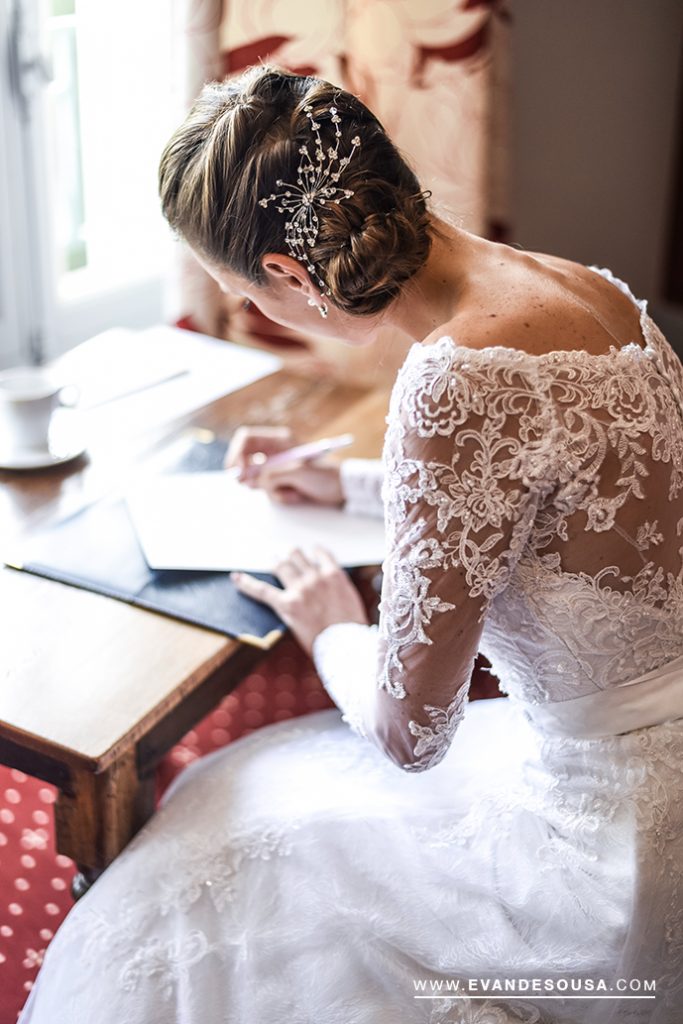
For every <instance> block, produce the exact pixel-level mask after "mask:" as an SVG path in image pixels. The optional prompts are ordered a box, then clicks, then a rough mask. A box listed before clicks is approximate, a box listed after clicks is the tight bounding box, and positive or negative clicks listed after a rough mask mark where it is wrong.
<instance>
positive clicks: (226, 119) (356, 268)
mask: <svg viewBox="0 0 683 1024" xmlns="http://www.w3.org/2000/svg"><path fill="white" fill-rule="evenodd" d="M308 104H311V105H312V107H313V116H314V117H315V119H316V121H317V122H319V123H320V125H321V137H322V141H323V145H324V147H325V148H327V147H328V146H329V145H333V143H334V135H333V128H334V126H333V124H332V123H331V120H330V117H331V115H330V114H329V108H330V107H331V106H334V107H336V108H337V111H338V113H339V116H340V117H341V124H340V128H341V132H342V138H341V140H340V152H342V153H343V152H346V153H348V152H350V151H351V148H352V147H351V139H352V138H353V136H355V135H359V136H360V138H361V143H362V145H361V147H360V149H359V150H358V151H357V153H356V154H355V156H354V158H353V160H352V161H351V162H350V163H349V164H348V165H347V166H346V167H345V168H344V170H343V177H342V180H341V182H340V183H341V185H343V187H344V188H348V189H352V190H353V193H354V194H353V197H352V198H349V199H344V200H343V201H342V202H341V203H340V204H339V205H336V204H334V203H333V204H330V205H328V206H326V207H325V210H324V213H323V211H320V210H319V211H318V213H319V215H320V217H319V219H320V224H319V230H318V237H317V240H316V244H315V246H314V247H313V248H312V249H311V250H310V255H311V258H312V260H313V262H314V263H315V266H316V269H317V270H318V271H319V272H320V273H321V275H322V277H323V279H324V280H325V281H326V282H327V285H328V287H329V289H330V292H331V298H332V301H333V302H334V304H335V305H336V306H338V307H339V308H340V309H343V310H345V311H346V312H347V313H353V314H357V315H368V314H373V313H379V312H380V311H381V310H383V309H384V308H385V306H387V305H388V304H389V302H390V301H391V300H392V299H393V298H394V297H395V296H396V295H397V294H398V293H399V291H400V290H401V286H402V285H403V284H404V283H405V282H406V281H408V280H409V278H411V277H412V276H413V274H415V273H416V272H417V271H418V270H419V269H420V268H421V267H422V266H423V265H424V263H425V262H426V260H427V256H428V254H429V250H430V246H431V232H432V227H431V223H430V216H429V214H428V212H427V206H426V197H427V196H428V195H429V193H424V192H423V191H422V190H421V189H420V185H419V182H418V180H417V178H416V176H415V174H414V173H413V171H412V170H411V168H410V167H409V166H408V164H407V163H406V161H405V160H404V159H403V157H402V156H401V154H400V153H399V151H398V150H397V148H396V147H395V146H394V144H393V143H392V142H391V140H390V139H389V137H388V136H387V134H386V132H385V131H384V128H383V127H382V125H381V124H380V122H379V121H378V119H377V118H376V117H375V115H374V114H372V113H371V111H370V110H368V108H367V107H366V106H365V105H364V104H363V103H361V101H360V100H359V99H358V98H357V97H356V96H354V95H352V94H351V93H349V92H346V91H345V90H343V89H340V88H338V87H336V86H334V85H331V84H330V83H329V82H326V81H323V80H322V79H319V78H312V77H309V76H302V75H294V74H291V73H290V72H288V71H285V70H283V69H282V68H279V67H276V66H274V65H257V66H255V67H252V68H249V69H248V70H247V71H245V72H244V73H243V74H242V75H240V76H239V77H238V78H232V79H226V80H225V81H223V82H212V83H209V84H207V85H205V86H204V88H203V89H202V92H201V93H200V95H199V97H198V98H197V100H196V101H195V103H194V105H193V107H192V109H191V110H190V112H189V114H188V115H187V117H186V119H185V121H184V122H183V124H181V126H180V127H179V128H178V129H177V130H176V132H175V133H174V134H173V136H172V137H171V139H170V140H169V142H168V143H167V145H166V147H165V149H164V151H163V154H162V156H161V162H160V166H159V193H160V196H161V204H162V210H163V213H164V216H165V217H166V219H167V220H168V222H169V224H170V225H171V227H172V228H173V229H174V231H175V232H176V233H177V234H179V235H181V236H182V237H183V238H184V239H185V240H186V241H187V242H188V243H189V244H190V245H191V246H192V247H193V248H196V250H197V252H198V253H199V254H200V255H202V256H203V257H204V258H205V259H207V260H208V261H209V262H210V263H213V264H215V265H216V266H218V267H221V266H222V267H226V268H228V269H229V270H231V271H233V272H235V273H237V274H239V275H241V276H242V277H244V278H245V279H246V280H247V281H249V282H253V283H256V284H262V283H263V282H264V281H265V272H264V270H263V268H262V266H261V258H262V257H263V256H264V255H265V254H266V253H268V252H279V253H284V254H286V255H290V252H289V249H288V248H287V246H286V243H285V229H284V217H283V216H282V214H280V213H278V212H277V211H276V209H275V204H269V206H268V207H267V208H264V207H262V206H259V203H258V199H260V198H262V197H263V196H268V195H270V193H271V192H272V191H274V190H275V182H276V181H277V180H278V179H279V178H280V179H283V180H284V181H293V180H296V167H297V164H298V163H299V160H300V155H299V146H301V145H302V144H304V143H310V141H311V130H310V126H309V121H308V119H307V117H306V114H305V112H304V107H306V106H307V105H308Z"/></svg>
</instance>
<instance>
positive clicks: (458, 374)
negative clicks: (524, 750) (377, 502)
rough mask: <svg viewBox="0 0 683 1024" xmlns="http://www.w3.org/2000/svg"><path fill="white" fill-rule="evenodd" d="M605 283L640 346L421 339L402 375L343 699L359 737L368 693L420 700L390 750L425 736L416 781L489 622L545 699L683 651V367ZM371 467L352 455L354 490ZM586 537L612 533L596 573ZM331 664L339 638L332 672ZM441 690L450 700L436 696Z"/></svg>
mask: <svg viewBox="0 0 683 1024" xmlns="http://www.w3.org/2000/svg"><path fill="white" fill-rule="evenodd" d="M592 269H594V270H598V268H595V267H594V268H592ZM598 272H599V273H602V274H603V276H605V277H607V278H608V279H609V280H611V281H612V283H613V284H615V285H616V286H617V287H620V289H621V290H622V291H624V292H625V294H627V295H629V297H630V298H631V299H632V301H633V302H634V303H636V305H637V306H638V308H639V313H640V317H639V321H640V326H641V331H642V334H643V339H644V342H645V346H644V347H643V345H641V344H638V343H636V342H635V341H634V342H631V343H629V344H626V345H624V346H623V347H622V348H619V349H618V348H616V347H615V346H612V347H611V348H610V350H609V351H608V352H605V353H603V354H601V355H591V354H589V353H587V352H585V351H582V350H575V351H553V352H547V353H543V354H542V355H536V356H532V355H529V354H528V353H526V352H524V351H521V350H517V349H511V348H507V347H503V346H501V347H489V348H484V349H469V348H466V347H465V346H461V345H458V344H457V343H456V342H455V341H454V340H453V339H452V338H450V337H448V336H444V337H442V338H440V339H439V340H438V341H437V342H435V343H434V344H430V345H422V344H419V343H416V344H415V345H413V346H412V347H411V349H410V350H409V353H408V356H407V358H406V360H405V362H404V364H403V366H402V367H401V370H400V371H399V374H398V376H397V379H396V383H395V385H394V388H393V390H392V394H391V401H390V408H389V413H388V415H387V420H386V422H387V431H386V435H385V443H384V449H383V452H382V460H381V464H380V463H377V462H371V460H366V464H367V474H368V476H369V478H370V479H371V480H372V481H373V482H374V491H375V497H376V491H377V486H376V482H377V467H378V465H381V467H382V469H383V472H384V483H383V486H382V497H383V499H384V503H385V523H386V529H387V551H388V552H389V553H388V555H387V558H386V559H385V562H384V566H383V569H384V586H383V590H382V597H381V601H380V620H379V630H378V634H377V636H376V637H375V638H373V639H374V640H375V641H376V643H377V650H376V651H375V650H374V649H371V650H370V651H369V652H368V654H367V658H366V670H365V673H362V672H361V670H360V669H357V671H355V672H354V674H353V675H354V678H353V680H352V679H351V677H350V676H347V680H346V684H344V683H339V682H338V683H337V687H336V696H335V700H337V702H338V703H339V705H340V706H341V707H342V708H343V707H345V706H350V705H352V704H353V705H354V707H355V715H354V716H353V720H352V723H351V724H352V728H355V729H356V730H357V731H359V732H361V734H362V735H369V733H368V731H367V729H366V728H365V727H364V725H363V715H364V714H370V713H371V712H370V708H371V705H372V699H371V698H370V696H369V691H370V690H371V689H372V688H373V685H374V686H376V687H377V688H378V689H379V690H381V691H384V692H385V693H386V694H387V695H388V696H390V697H392V698H395V699H396V700H398V701H401V702H404V703H406V705H407V706H408V707H409V708H410V712H411V713H410V714H409V715H407V714H406V713H405V710H401V712H400V718H401V722H402V723H403V724H402V726H401V727H400V731H397V732H395V735H396V736H397V741H395V746H396V749H395V751H394V753H395V754H397V755H398V754H399V753H400V751H402V750H404V749H405V745H406V742H407V739H408V736H407V735H406V734H409V736H410V737H413V738H414V739H415V740H416V741H417V742H416V743H415V744H414V745H413V747H412V756H411V758H410V760H408V761H406V759H405V757H404V758H403V759H402V761H401V763H402V766H403V767H404V768H406V769H407V770H413V771H420V770H424V769H425V768H429V767H433V766H434V765H435V764H436V763H438V761H439V760H440V759H441V758H442V757H443V756H444V755H445V752H446V750H447V748H448V746H449V744H450V742H451V740H452V738H453V735H454V733H455V731H456V728H457V724H458V722H459V721H460V720H461V718H462V714H463V712H464V708H465V702H466V687H465V682H466V679H467V668H468V665H471V652H469V653H468V655H467V657H466V656H465V655H464V654H463V653H462V652H459V651H458V645H457V643H456V639H457V637H458V636H461V637H462V636H463V635H467V634H468V633H469V634H470V635H471V636H472V637H476V635H477V630H478V629H479V630H480V631H481V635H480V649H481V650H482V652H483V653H484V654H485V655H486V656H487V657H488V658H489V660H490V661H491V662H492V664H493V670H494V672H495V674H496V675H497V676H498V678H499V679H500V680H501V684H502V686H503V687H504V689H505V691H506V692H508V693H510V694H511V695H514V696H515V697H517V698H518V699H520V700H522V701H529V702H531V703H543V702H549V701H561V700H568V699H571V698H573V697H577V696H580V695H582V694H584V693H590V692H593V691H595V690H598V689H605V688H608V687H610V686H612V685H614V684H619V683H622V682H624V681H625V680H629V679H633V678H636V677H638V676H639V675H642V674H644V673H646V672H648V671H651V670H652V669H654V668H657V667H659V666H660V665H665V664H667V663H668V662H669V661H671V660H673V659H674V658H676V657H678V656H680V655H681V654H683V633H681V630H680V622H681V621H682V620H683V546H682V545H681V542H680V539H679V538H680V536H681V532H682V530H683V514H682V513H683V508H682V507H681V502H680V495H681V492H682V490H683V413H682V411H681V410H682V409H683V372H682V369H681V364H680V362H679V360H678V359H677V357H676V355H675V353H673V351H672V350H671V347H670V345H669V343H668V342H667V341H666V339H665V338H664V336H663V335H662V334H661V332H660V331H659V329H658V328H657V326H656V325H655V324H654V322H653V321H652V320H651V318H650V317H649V316H648V314H647V303H646V302H645V301H642V302H638V300H636V299H635V298H634V297H633V295H632V294H631V292H630V291H629V290H628V288H627V287H626V286H625V285H624V284H623V282H619V281H618V279H616V278H614V277H613V275H611V273H610V272H609V271H604V270H602V271H600V270H598ZM362 474H363V460H357V461H356V463H355V464H354V465H353V466H352V467H351V468H350V471H349V475H348V479H349V480H351V479H355V480H356V481H357V480H358V478H359V477H362ZM358 487H359V485H358V483H355V484H354V485H353V488H355V489H358ZM662 491H664V498H665V500H666V502H667V505H666V512H664V511H663V510H662V509H661V508H659V507H658V503H659V502H660V501H661V498H662ZM651 509H657V514H656V516H654V515H652V514H651V511H650V510H651ZM587 534H593V535H598V534H599V535H601V537H602V538H604V540H603V541H601V547H600V548H599V549H598V548H593V549H590V550H595V551H596V558H597V559H599V563H598V564H597V565H596V566H595V568H594V569H593V570H591V567H590V566H589V565H585V561H586V557H585V555H584V554H583V553H581V554H579V555H578V556H577V554H576V552H580V551H581V550H582V548H583V547H584V542H583V540H582V536H585V535H587ZM574 538H576V540H574ZM577 557H578V560H579V561H580V562H583V563H584V567H582V568H581V569H579V570H576V571H575V570H573V569H572V563H573V562H576V560H577ZM634 560H635V561H634ZM475 612H476V615H475ZM446 623H452V624H453V625H452V626H451V628H449V627H448V625H446ZM437 637H438V643H436V642H435V638H437ZM320 647H321V648H322V642H321V644H320ZM468 659H470V660H468ZM335 662H336V664H337V665H339V664H340V663H341V660H340V658H339V647H337V649H336V651H335V650H334V644H332V645H331V646H330V645H328V646H327V650H326V655H325V657H324V659H323V658H320V659H319V661H318V669H319V671H320V673H321V676H322V677H323V679H324V678H325V675H326V674H327V673H328V672H330V671H332V669H331V668H330V666H332V665H333V664H334V663H335ZM337 675H339V669H338V668H337ZM361 677H362V683H361V682H360V680H361ZM373 680H374V683H373ZM430 687H431V688H432V689H433V690H434V691H435V696H436V695H437V694H438V697H439V698H440V699H438V700H437V699H432V700H429V699H423V697H422V695H426V696H428V695H429V691H430ZM359 692H362V693H363V695H364V703H363V706H364V709H365V710H359V708H360V705H359V704H358V700H357V697H354V696H353V694H357V693H359ZM414 693H415V694H416V693H419V694H420V695H421V698H420V699H417V698H415V697H414V696H413V694H414ZM377 700H378V698H377V697H375V701H377ZM376 713H377V714H380V713H381V715H382V716H384V717H385V718H386V717H387V716H391V715H392V710H391V705H390V704H387V702H386V701H385V702H384V703H382V705H381V712H380V705H377V709H376ZM397 714H398V711H397ZM435 723H436V724H435ZM390 745H391V744H390ZM385 747H386V744H385ZM427 751H429V752H428V753H427ZM387 752H389V753H391V750H388V751H387ZM425 755H426V756H425Z"/></svg>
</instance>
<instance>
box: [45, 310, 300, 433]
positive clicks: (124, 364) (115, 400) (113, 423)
mask: <svg viewBox="0 0 683 1024" xmlns="http://www.w3.org/2000/svg"><path fill="white" fill-rule="evenodd" d="M283 365H284V364H283V362H282V360H281V359H280V358H279V356H276V355H274V354H273V353H271V352H265V351H263V350H261V349H258V348H248V347H247V346H245V345H237V344H234V343H233V342H229V341H218V340H217V339H216V338H209V337H207V336H206V335H203V334H198V333H195V332H194V331H184V330H181V329H180V328H177V327H165V326H157V327H149V328H147V329H146V330H143V331H129V330H126V329H123V328H112V329H111V330H109V331H104V332H103V333H102V334H99V335H97V336H96V337H94V338H91V339H89V341H86V342H83V344H81V345H78V346H77V347H76V348H75V349H73V350H72V351H70V352H67V353H66V355H64V356H61V357H60V359H59V360H58V361H57V362H56V363H55V369H56V371H57V372H58V373H59V374H60V375H61V378H62V379H63V380H64V381H65V383H68V384H74V385H76V388H77V389H78V391H79V393H80V400H79V403H78V407H77V408H78V416H79V420H80V421H81V423H82V430H83V433H84V434H85V435H86V436H87V437H92V438H103V437H104V438H115V439H116V440H117V441H118V440H121V439H123V438H124V437H134V436H136V435H138V434H141V433H144V432H146V431H149V430H153V429H155V428H157V427H160V426H163V425H164V424H166V423H169V422H172V421H174V420H178V419H180V418H181V417H182V416H186V415H188V414H189V413H192V412H194V411H195V410H196V409H200V408H201V407H202V406H204V405H208V404H209V403H210V402H214V401H215V400H216V399H217V398H222V397H223V396H224V395H229V394H231V393H232V392H234V391H237V390H239V388H243V387H246V386H247V385H248V384H252V383H253V382H254V381H256V380H260V379H261V378H262V377H267V376H268V375H269V374H271V373H275V372H276V371H277V370H279V369H281V367H282V366H283Z"/></svg>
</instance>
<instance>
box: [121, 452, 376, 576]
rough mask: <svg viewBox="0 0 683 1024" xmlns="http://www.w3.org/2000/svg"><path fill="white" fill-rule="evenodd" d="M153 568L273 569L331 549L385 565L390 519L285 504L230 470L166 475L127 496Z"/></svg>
mask: <svg viewBox="0 0 683 1024" xmlns="http://www.w3.org/2000/svg"><path fill="white" fill-rule="evenodd" d="M126 500H127V503H128V510H129V513H130V516H131V519H132V521H133V525H134V527H135V530H136V533H137V536H138V540H139V542H140V546H141V547H142V550H143V553H144V555H145V559H146V561H147V563H148V565H149V566H150V567H151V568H152V569H192V570H223V571H230V570H233V569H244V570H246V571H247V572H268V573H272V572H273V571H274V568H275V566H276V564H277V563H278V561H280V560H281V559H282V558H283V557H284V556H285V555H287V554H288V553H289V552H290V551H291V549H292V548H294V547H300V548H302V549H303V550H304V551H305V552H308V553H310V554H312V553H313V552H312V548H313V546H314V545H315V544H320V545H321V546H322V547H325V548H327V549H328V550H329V551H331V553H332V554H333V555H334V557H335V558H336V559H337V561H338V562H339V564H340V565H342V566H344V567H346V568H352V567H354V566H359V565H381V564H382V562H383V561H384V554H385V539H384V523H383V521H382V520H381V519H375V518H370V517H369V516H359V515H350V514H348V513H346V512H344V511H343V510H341V509H334V508H323V507H321V506H316V505H308V504H303V503H302V504H296V505H279V504H278V503H277V502H275V501H273V500H272V499H271V498H269V497H268V494H267V493H266V492H265V491H263V490H261V489H259V488H251V487H247V486H246V485H245V484H241V483H239V481H237V480H235V479H233V478H232V477H230V476H229V475H227V474H226V473H221V472H213V473H176V474H172V475H169V476H159V477H156V478H155V479H153V480H151V481H148V482H146V483H145V484H142V485H140V486H138V487H136V488H135V489H134V490H133V491H131V492H129V493H128V494H127V495H126Z"/></svg>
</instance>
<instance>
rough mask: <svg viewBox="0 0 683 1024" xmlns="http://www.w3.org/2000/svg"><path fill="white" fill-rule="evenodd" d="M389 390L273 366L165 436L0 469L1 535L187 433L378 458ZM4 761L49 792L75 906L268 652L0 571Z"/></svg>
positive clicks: (0, 741) (31, 523)
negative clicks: (207, 721) (157, 781)
mask: <svg viewBox="0 0 683 1024" xmlns="http://www.w3.org/2000/svg"><path fill="white" fill-rule="evenodd" d="M388 398H389V396H388V392H387V391H386V390H364V389H361V388H357V387H353V388H351V387H346V386H342V385H339V384H335V383H331V382H328V381H324V380H317V381H316V380H310V379H307V378H306V377H303V376H297V375H296V374H294V373H292V372H291V371H284V370H281V371H279V372H277V373H274V374H271V375H269V376H268V377H265V378H263V379H262V380H260V381H257V382H256V383H254V384H251V385H249V386H248V387H246V388H243V389H242V390H240V391H238V392H235V393H234V394H232V395H229V396H227V397H225V398H223V399H221V400H220V401H218V402H214V403H213V404H212V405H210V406H207V407H206V408H204V409H203V410H201V411H200V412H198V413H196V414H193V415H192V416H191V417H187V418H186V419H185V420H183V421H182V422H177V423H175V424H173V425H172V427H170V428H168V427H167V428H165V429H164V430H155V431H150V432H149V433H148V434H146V435H144V436H143V437H138V438H136V439H135V441H129V442H126V443H125V444H124V445H122V446H118V447H117V446H115V445H112V443H111V441H109V442H103V443H100V444H94V445H92V446H91V449H90V451H89V455H88V457H87V458H86V459H82V460H79V461H78V462H75V463H73V464H71V465H70V466H65V467H61V468H53V469H51V470H49V471H42V472H33V473H30V474H25V473H21V474H20V473H6V472H5V473H2V472H0V537H6V536H7V534H8V532H14V531H16V529H17V528H21V529H22V530H28V531H29V532H30V530H31V529H32V528H35V527H36V526H38V525H40V524H41V523H43V522H44V521H46V520H47V519H49V518H51V517H52V516H55V515H59V514H60V513H61V512H63V511H64V509H65V508H68V507H69V506H70V503H73V501H74V500H76V501H78V499H79V496H80V495H81V494H87V493H88V491H89V489H90V490H91V489H92V487H93V486H94V487H95V489H96V490H97V489H98V488H103V490H104V491H105V492H106V488H107V484H108V482H109V483H110V484H111V485H112V486H113V484H114V482H115V481H116V480H118V479H120V477H121V473H122V472H124V474H125V472H126V471H127V470H128V469H134V467H136V466H137V467H139V466H140V464H141V462H142V461H144V460H146V459H149V458H150V454H151V453H152V452H153V451H157V452H158V451H159V450H160V449H163V446H164V445H165V444H167V443H169V442H172V441H173V439H176V438H178V437H179V436H180V435H181V434H182V432H183V431H188V430H197V429H200V430H204V431H206V430H208V431H212V432H213V433H214V434H216V435H217V436H219V437H225V438H227V437H229V436H230V434H231V433H232V431H233V430H234V429H235V428H236V427H237V426H238V425H239V424H242V423H270V424H276V423H287V424H289V425H290V426H292V428H293V429H294V430H295V431H297V433H298V436H300V437H301V438H302V439H315V438H318V437H323V436H326V435H329V434H336V433H341V432H345V431H347V430H351V431H353V432H354V433H355V434H356V437H357V442H356V444H355V445H354V447H353V448H348V449H345V450H344V453H343V456H340V457H346V456H348V455H356V456H360V457H376V456H378V455H379V453H380V451H381V445H382V437H383V432H384V416H385V414H386V410H387V407H388ZM0 608H1V609H2V619H1V622H2V642H1V643H2V646H1V650H2V662H1V664H2V675H1V679H2V685H1V686H0V761H1V762H2V763H4V764H6V765H9V766H11V767H15V768H18V769H20V770H21V771H24V772H26V773H28V774H29V775H33V776H35V777H37V778H40V779H43V780H45V781H46V782H50V783H53V784H54V785H55V786H57V788H58V790H59V794H58V798H57V800H56V802H55V805H54V807H55V825H56V843H57V851H58V852H59V853H63V854H65V855H66V856H68V857H71V858H73V860H74V861H75V862H76V864H77V865H78V868H79V872H80V874H79V875H77V876H76V878H75V880H74V887H73V893H74V896H75V897H76V898H77V897H78V896H79V895H80V894H81V893H82V892H83V891H85V889H86V888H87V886H88V885H89V884H90V883H91V882H92V880H93V879H94V878H96V877H97V875H98V874H100V873H101V872H102V871H103V870H104V868H105V867H106V866H107V865H108V864H109V863H111V861H112V860H113V859H114V858H115V857H116V855H117V854H118V853H119V852H120V851H121V850H122V849H123V847H124V846H125V845H126V843H127V842H128V841H129V840H130V839H131V838H132V836H133V835H134V834H135V833H136V831H137V830H138V829H139V828H140V827H141V826H142V825H143V824H144V822H145V821H146V820H147V819H148V818H149V817H150V815H151V814H152V812H153V810H154V769H155V767H156V765H157V763H158V762H159V760H160V758H162V757H163V756H164V754H165V753H166V752H167V751H168V750H169V748H170V747H172V746H173V744H175V743H176V742H177V741H178V740H179V739H180V738H181V737H182V736H183V735H184V734H185V733H186V732H187V731H188V729H190V728H192V726H193V725H194V724H195V723H196V722H198V721H199V720H200V719H201V718H203V717H204V716H205V715H206V714H207V713H208V712H209V711H210V710H211V708H213V707H214V706H215V705H216V704H217V703H218V702H219V701H220V700H222V698H223V697H224V696H225V695H226V694H227V693H229V692H230V691H231V690H233V689H234V688H235V687H236V686H237V685H238V684H239V683H240V681H241V680H242V679H243V677H244V676H245V675H246V674H248V673H249V672H250V671H252V669H253V668H254V666H255V665H256V664H257V663H258V661H260V660H261V659H262V658H263V657H264V653H265V652H264V651H263V650H259V649H258V648H257V647H254V646H252V645H246V644H243V643H239V642H238V641H235V640H231V639H228V638H227V637H225V636H223V635H221V634H218V633H214V632H212V631H210V630H206V629H201V628H198V627H195V626H191V625H187V624H185V623H182V622H179V621H176V620H174V619H171V618H167V617H165V616H162V615H158V614H155V613H153V612H147V611H144V610H142V609H138V608H134V607H132V606H129V605H127V604H125V603H123V602H119V601H116V600H113V599H109V598H106V597H101V596H99V595H96V594H93V593H90V592H88V591H85V590H80V589H77V588H74V587H69V586H65V585H62V584H58V583H54V582H51V581H48V580H44V579H40V578H38V577H35V576H32V575H30V574H28V573H24V572H18V571H15V570H12V569H9V568H2V569H0Z"/></svg>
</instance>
